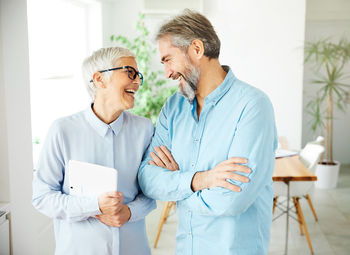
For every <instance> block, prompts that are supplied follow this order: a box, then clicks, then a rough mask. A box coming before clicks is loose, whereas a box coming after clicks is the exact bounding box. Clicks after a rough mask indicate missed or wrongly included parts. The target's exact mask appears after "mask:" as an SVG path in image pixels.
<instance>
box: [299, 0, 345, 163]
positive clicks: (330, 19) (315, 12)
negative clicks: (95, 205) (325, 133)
mask: <svg viewBox="0 0 350 255" xmlns="http://www.w3.org/2000/svg"><path fill="white" fill-rule="evenodd" d="M342 36H346V37H347V39H348V40H350V1H344V0H308V2H307V8H306V32H305V40H306V41H313V40H318V39H321V38H326V37H330V38H331V40H332V41H334V42H336V41H337V40H339V39H340V38H341V37H342ZM346 70H348V71H347V72H348V73H350V64H349V65H348V66H347V69H346ZM314 78H315V76H314V74H313V71H312V69H311V68H310V65H309V64H307V65H305V70H304V96H303V106H304V107H305V106H306V104H307V103H308V101H309V98H310V96H312V95H315V92H316V91H317V89H318V86H316V85H314V84H311V82H310V81H311V80H312V79H314ZM345 81H347V83H350V79H347V80H345ZM349 92H350V90H349ZM309 120H310V116H309V115H308V114H306V112H304V113H303V137H302V138H303V139H302V142H303V145H304V144H306V143H307V142H308V141H310V140H312V139H314V137H315V135H317V134H315V135H314V134H312V132H311V130H310V125H309V124H308V123H309ZM349 130H350V105H347V111H346V112H345V114H344V113H342V112H340V111H335V120H334V145H333V147H334V159H335V160H339V161H340V162H341V163H343V164H350V132H349Z"/></svg>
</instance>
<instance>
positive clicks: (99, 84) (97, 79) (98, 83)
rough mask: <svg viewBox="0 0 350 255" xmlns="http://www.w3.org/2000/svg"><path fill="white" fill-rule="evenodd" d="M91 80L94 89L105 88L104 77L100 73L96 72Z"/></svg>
mask: <svg viewBox="0 0 350 255" xmlns="http://www.w3.org/2000/svg"><path fill="white" fill-rule="evenodd" d="M92 80H93V81H94V85H95V87H96V88H105V87H106V85H105V80H106V79H105V77H104V75H103V74H101V73H100V72H96V73H94V74H93V75H92Z"/></svg>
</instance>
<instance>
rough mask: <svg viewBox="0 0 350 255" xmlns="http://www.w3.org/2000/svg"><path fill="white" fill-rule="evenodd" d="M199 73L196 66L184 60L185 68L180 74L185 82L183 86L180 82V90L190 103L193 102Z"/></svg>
mask: <svg viewBox="0 0 350 255" xmlns="http://www.w3.org/2000/svg"><path fill="white" fill-rule="evenodd" d="M199 75H200V73H199V70H198V69H197V68H196V67H194V66H193V65H192V64H191V63H190V61H186V64H185V70H184V72H183V75H182V78H183V80H184V82H185V83H184V86H183V87H182V86H181V84H180V92H181V94H182V95H183V96H184V97H186V98H187V99H188V100H189V101H190V102H191V103H192V102H193V100H194V98H195V96H196V92H197V86H198V80H199Z"/></svg>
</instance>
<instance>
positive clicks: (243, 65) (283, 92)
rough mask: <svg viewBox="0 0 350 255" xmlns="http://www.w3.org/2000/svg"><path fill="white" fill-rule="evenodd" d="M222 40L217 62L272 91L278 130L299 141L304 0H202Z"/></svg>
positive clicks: (295, 145)
mask: <svg viewBox="0 0 350 255" xmlns="http://www.w3.org/2000/svg"><path fill="white" fill-rule="evenodd" d="M204 12H205V14H207V16H208V17H209V19H210V20H211V21H212V23H213V25H214V27H215V28H216V30H217V32H218V34H219V38H220V39H221V42H222V50H221V54H220V55H221V57H220V62H221V63H222V64H228V65H230V66H231V68H232V70H233V72H234V73H235V75H236V76H237V77H238V78H239V79H241V80H243V81H246V82H248V83H249V84H251V85H253V86H255V87H258V88H260V89H261V90H263V91H264V92H265V93H267V94H268V96H269V97H270V99H271V101H272V103H273V105H274V109H275V114H276V122H277V129H278V134H279V135H280V136H286V138H287V139H288V141H289V145H290V147H291V148H294V149H298V148H300V146H301V120H302V118H301V112H302V81H303V51H302V50H301V49H300V47H301V46H302V45H303V42H304V24H305V1H304V0H284V1H280V0H264V1H261V0H246V1H239V0H234V1H225V0H220V1H210V0H207V1H205V4H204Z"/></svg>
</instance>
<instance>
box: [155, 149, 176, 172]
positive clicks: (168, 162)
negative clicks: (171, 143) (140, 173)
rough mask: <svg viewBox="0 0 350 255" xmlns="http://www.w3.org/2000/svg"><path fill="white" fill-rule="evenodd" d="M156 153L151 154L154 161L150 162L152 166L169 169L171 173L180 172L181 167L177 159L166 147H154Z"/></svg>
mask: <svg viewBox="0 0 350 255" xmlns="http://www.w3.org/2000/svg"><path fill="white" fill-rule="evenodd" d="M154 150H155V152H156V153H157V154H156V153H154V152H153V151H152V152H151V153H150V155H151V157H152V159H153V160H150V161H149V164H150V165H154V166H159V167H162V168H166V169H169V170H170V171H176V170H179V166H178V164H177V163H176V161H175V159H174V158H173V156H172V155H171V153H170V151H169V150H168V148H167V147H165V146H164V145H162V146H160V147H158V146H156V147H154Z"/></svg>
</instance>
